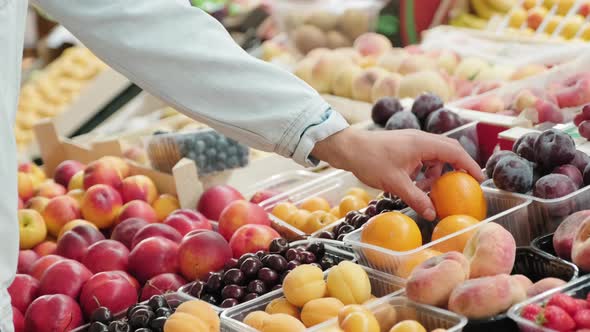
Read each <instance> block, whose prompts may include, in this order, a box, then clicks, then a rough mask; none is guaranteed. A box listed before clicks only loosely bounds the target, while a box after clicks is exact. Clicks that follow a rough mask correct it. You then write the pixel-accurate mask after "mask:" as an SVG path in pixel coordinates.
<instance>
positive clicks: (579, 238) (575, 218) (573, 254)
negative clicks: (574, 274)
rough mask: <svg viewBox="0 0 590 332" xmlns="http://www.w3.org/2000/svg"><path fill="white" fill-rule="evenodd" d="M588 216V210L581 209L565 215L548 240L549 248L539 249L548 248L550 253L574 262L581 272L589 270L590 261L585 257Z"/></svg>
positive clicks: (589, 214) (545, 249) (589, 223)
mask: <svg viewBox="0 0 590 332" xmlns="http://www.w3.org/2000/svg"><path fill="white" fill-rule="evenodd" d="M589 217H590V211H589V210H581V211H578V212H574V213H572V214H571V215H569V216H567V217H566V218H565V219H564V220H563V221H562V222H561V224H559V226H558V227H557V229H556V230H555V233H553V235H552V236H551V241H548V243H547V244H548V245H549V248H545V247H541V248H539V249H541V250H543V251H547V250H548V249H550V254H552V255H556V256H557V257H559V258H562V259H564V260H566V261H569V262H572V263H574V264H575V265H576V266H578V267H579V268H580V270H581V271H583V272H588V271H590V262H588V258H587V257H586V254H587V250H588V249H587V247H588V227H589V225H590V222H589V221H588V219H589Z"/></svg>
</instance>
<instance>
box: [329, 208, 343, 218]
mask: <svg viewBox="0 0 590 332" xmlns="http://www.w3.org/2000/svg"><path fill="white" fill-rule="evenodd" d="M330 214H331V215H333V216H334V217H336V218H338V219H340V218H342V217H341V216H340V207H339V206H335V207H333V208H332V209H331V210H330Z"/></svg>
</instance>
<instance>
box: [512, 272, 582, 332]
mask: <svg viewBox="0 0 590 332" xmlns="http://www.w3.org/2000/svg"><path fill="white" fill-rule="evenodd" d="M558 293H564V294H568V295H570V296H573V297H576V298H579V299H586V296H587V295H588V293H590V275H588V276H584V277H581V278H579V279H575V280H573V281H570V282H569V283H567V284H565V285H563V286H561V287H557V288H555V289H552V290H550V291H547V292H545V293H542V294H539V295H537V296H535V297H533V298H530V299H528V300H526V301H524V302H522V303H519V304H517V305H515V306H513V307H512V308H510V310H509V311H508V317H510V318H511V319H512V320H514V321H515V322H516V324H518V327H519V328H520V330H521V331H527V332H555V330H552V329H548V328H544V327H542V326H537V324H535V323H534V322H532V321H529V320H527V319H524V318H522V317H521V316H520V314H521V312H522V310H523V308H524V307H526V306H527V305H529V304H539V305H543V304H544V303H546V302H547V301H548V300H549V299H550V298H551V296H553V295H554V294H558Z"/></svg>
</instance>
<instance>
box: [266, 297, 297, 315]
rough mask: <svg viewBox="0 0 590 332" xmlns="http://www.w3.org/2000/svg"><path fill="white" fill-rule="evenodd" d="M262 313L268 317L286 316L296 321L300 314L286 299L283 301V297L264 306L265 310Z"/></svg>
mask: <svg viewBox="0 0 590 332" xmlns="http://www.w3.org/2000/svg"><path fill="white" fill-rule="evenodd" d="M264 311H265V312H266V313H267V314H270V315H273V314H287V315H289V316H293V317H295V318H297V319H299V316H300V314H301V313H300V311H299V308H297V307H296V306H294V305H292V304H291V303H289V301H287V299H285V298H284V297H280V298H278V299H274V300H272V301H270V303H269V304H267V305H266V309H265V310H264Z"/></svg>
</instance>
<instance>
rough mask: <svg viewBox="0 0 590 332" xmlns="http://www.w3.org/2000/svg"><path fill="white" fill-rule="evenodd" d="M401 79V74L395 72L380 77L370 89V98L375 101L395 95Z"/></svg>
mask: <svg viewBox="0 0 590 332" xmlns="http://www.w3.org/2000/svg"><path fill="white" fill-rule="evenodd" d="M401 80H402V76H401V75H399V74H397V73H391V74H388V75H384V76H382V77H380V78H379V79H378V80H377V81H376V82H375V85H373V89H372V90H371V100H372V101H373V102H377V100H379V99H381V98H383V97H397V95H398V93H399V85H400V82H401Z"/></svg>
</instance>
